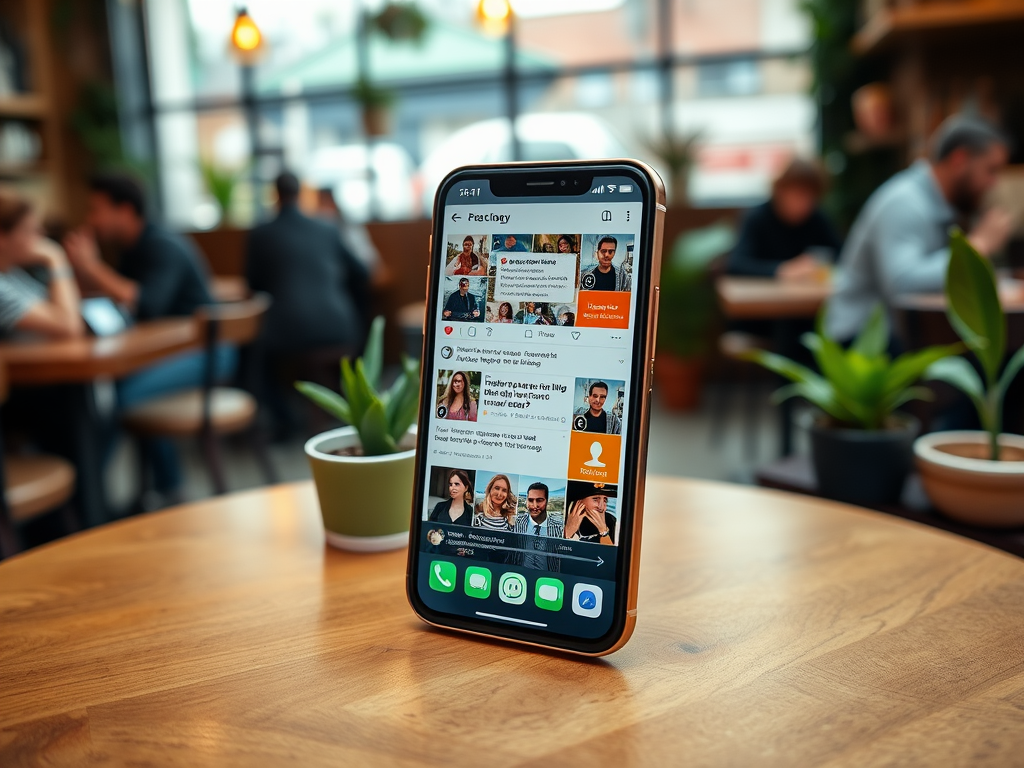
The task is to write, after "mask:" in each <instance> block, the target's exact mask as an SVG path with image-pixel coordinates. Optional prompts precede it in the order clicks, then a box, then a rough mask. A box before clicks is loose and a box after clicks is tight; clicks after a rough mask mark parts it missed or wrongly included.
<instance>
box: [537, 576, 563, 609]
mask: <svg viewBox="0 0 1024 768" xmlns="http://www.w3.org/2000/svg"><path fill="white" fill-rule="evenodd" d="M564 592H565V588H564V587H563V586H562V582H560V581H559V580H558V579H548V578H542V579H537V592H536V593H535V594H534V602H535V603H536V604H537V607H538V608H543V609H544V610H545V611H560V610H562V594H563V593H564Z"/></svg>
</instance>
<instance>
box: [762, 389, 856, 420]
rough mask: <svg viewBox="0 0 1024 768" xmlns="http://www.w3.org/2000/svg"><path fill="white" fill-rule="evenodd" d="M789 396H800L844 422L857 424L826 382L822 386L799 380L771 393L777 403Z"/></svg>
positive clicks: (773, 400) (853, 416) (773, 401)
mask: <svg viewBox="0 0 1024 768" xmlns="http://www.w3.org/2000/svg"><path fill="white" fill-rule="evenodd" d="M791 397H802V398H804V399H805V400H807V401H808V402H809V403H811V404H813V405H816V406H818V408H820V409H821V410H823V411H824V412H825V413H827V414H829V415H830V416H832V417H833V418H835V419H836V420H838V421H840V422H842V423H844V424H859V423H860V420H859V419H858V418H857V417H856V416H855V415H854V414H852V413H850V412H849V411H848V410H847V409H846V408H844V407H843V406H842V404H841V403H839V401H837V400H836V398H835V393H834V391H833V390H832V388H831V387H829V386H828V384H827V383H824V386H822V385H821V384H819V383H814V382H809V381H799V382H796V383H794V384H787V385H786V386H784V387H782V388H780V389H777V390H775V392H774V393H772V403H774V404H778V403H781V402H782V401H783V400H788V399H789V398H791Z"/></svg>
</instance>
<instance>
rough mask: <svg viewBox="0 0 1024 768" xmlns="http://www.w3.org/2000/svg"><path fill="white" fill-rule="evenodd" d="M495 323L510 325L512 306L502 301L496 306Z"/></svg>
mask: <svg viewBox="0 0 1024 768" xmlns="http://www.w3.org/2000/svg"><path fill="white" fill-rule="evenodd" d="M494 322H496V323H511V322H512V305H511V304H510V303H509V302H507V301H503V302H501V304H500V305H499V306H498V317H497V318H495V320H494Z"/></svg>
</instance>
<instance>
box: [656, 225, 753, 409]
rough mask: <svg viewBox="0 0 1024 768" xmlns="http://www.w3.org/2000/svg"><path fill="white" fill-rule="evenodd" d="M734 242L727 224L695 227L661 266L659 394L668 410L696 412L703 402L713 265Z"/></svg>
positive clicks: (712, 303) (713, 307) (711, 318)
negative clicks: (702, 393)
mask: <svg viewBox="0 0 1024 768" xmlns="http://www.w3.org/2000/svg"><path fill="white" fill-rule="evenodd" d="M735 240H736V235H735V233H734V232H733V229H732V227H730V226H729V225H728V224H713V225H711V226H710V227H704V228H702V229H695V230H692V231H690V232H687V233H685V234H683V235H680V236H679V238H678V239H677V240H676V242H675V244H674V245H673V246H672V250H671V251H670V253H669V254H668V258H667V259H666V260H665V262H664V263H663V264H662V267H661V302H660V303H661V306H660V308H659V310H658V363H657V365H658V376H657V390H658V398H659V399H660V400H661V402H662V404H663V405H664V406H665V407H666V408H669V409H670V410H677V411H688V410H693V409H694V408H696V407H697V404H698V402H699V400H700V391H701V385H702V383H703V380H704V369H705V367H706V366H707V358H708V354H709V352H710V347H711V343H712V341H713V334H712V326H713V324H714V322H715V312H716V304H715V291H714V286H713V285H712V278H711V271H710V266H711V263H712V262H713V261H714V260H715V259H716V258H718V257H719V256H721V255H722V254H723V253H725V252H726V251H728V250H729V249H730V248H732V246H733V244H734V243H735Z"/></svg>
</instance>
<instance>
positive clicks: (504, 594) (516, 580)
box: [498, 572, 526, 605]
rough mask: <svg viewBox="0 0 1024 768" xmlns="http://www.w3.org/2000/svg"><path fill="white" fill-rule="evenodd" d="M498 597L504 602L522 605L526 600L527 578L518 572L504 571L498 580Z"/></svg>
mask: <svg viewBox="0 0 1024 768" xmlns="http://www.w3.org/2000/svg"><path fill="white" fill-rule="evenodd" d="M498 597H500V598H501V602H503V603H509V604H511V605H522V604H523V603H525V602H526V579H525V578H524V577H522V576H521V575H519V574H518V573H512V572H509V573H503V574H502V575H501V581H499V582H498Z"/></svg>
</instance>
